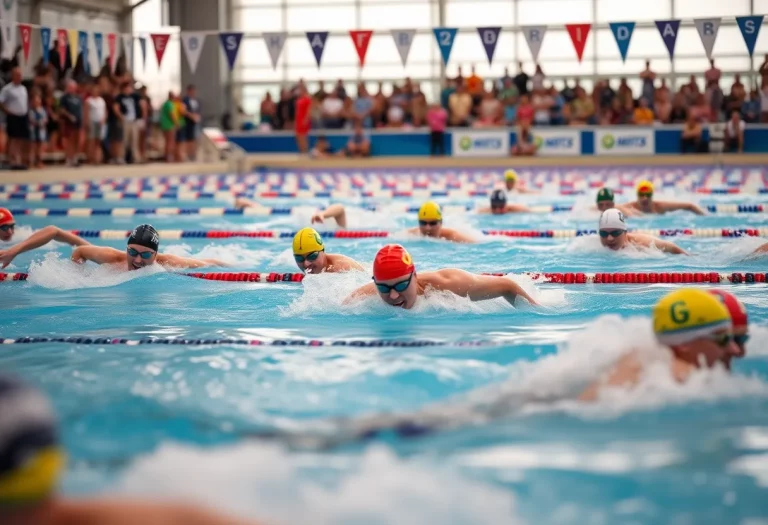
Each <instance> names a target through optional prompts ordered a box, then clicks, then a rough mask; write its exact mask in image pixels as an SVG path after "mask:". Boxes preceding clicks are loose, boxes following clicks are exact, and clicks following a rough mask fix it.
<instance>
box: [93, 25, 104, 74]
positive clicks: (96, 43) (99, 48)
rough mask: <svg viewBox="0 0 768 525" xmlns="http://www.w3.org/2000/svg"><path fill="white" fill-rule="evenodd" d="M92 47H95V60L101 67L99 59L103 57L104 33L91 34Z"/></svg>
mask: <svg viewBox="0 0 768 525" xmlns="http://www.w3.org/2000/svg"><path fill="white" fill-rule="evenodd" d="M93 47H94V48H95V49H96V62H97V63H98V64H99V69H101V65H102V64H101V61H102V59H103V58H104V35H103V34H102V33H94V34H93Z"/></svg>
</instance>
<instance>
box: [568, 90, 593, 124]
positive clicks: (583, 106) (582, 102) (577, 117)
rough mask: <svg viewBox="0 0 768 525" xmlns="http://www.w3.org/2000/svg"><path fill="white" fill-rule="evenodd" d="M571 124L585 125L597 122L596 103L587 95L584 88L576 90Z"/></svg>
mask: <svg viewBox="0 0 768 525" xmlns="http://www.w3.org/2000/svg"><path fill="white" fill-rule="evenodd" d="M571 106H572V110H571V111H572V115H573V116H572V119H571V124H575V125H585V124H594V123H595V103H594V102H593V101H592V98H591V97H588V96H587V92H586V91H584V88H581V87H580V88H579V89H578V90H577V91H576V100H574V101H573V104H571Z"/></svg>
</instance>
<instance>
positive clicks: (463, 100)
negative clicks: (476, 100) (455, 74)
mask: <svg viewBox="0 0 768 525" xmlns="http://www.w3.org/2000/svg"><path fill="white" fill-rule="evenodd" d="M448 107H449V109H450V123H451V126H460V127H468V126H469V116H470V113H471V111H472V97H471V96H470V95H469V93H467V88H466V87H464V84H463V83H462V84H458V85H457V86H456V92H455V93H453V94H452V95H451V97H450V99H449V100H448Z"/></svg>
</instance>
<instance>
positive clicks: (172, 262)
mask: <svg viewBox="0 0 768 525" xmlns="http://www.w3.org/2000/svg"><path fill="white" fill-rule="evenodd" d="M157 262H158V264H161V265H163V266H170V267H172V268H206V267H208V266H223V267H229V265H228V264H227V263H225V262H222V261H219V260H218V259H193V258H192V257H179V256H178V255H168V254H161V255H158V256H157Z"/></svg>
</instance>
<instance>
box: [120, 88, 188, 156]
mask: <svg viewBox="0 0 768 525" xmlns="http://www.w3.org/2000/svg"><path fill="white" fill-rule="evenodd" d="M117 103H118V104H119V106H120V114H121V115H122V117H123V118H122V124H123V147H122V150H121V152H122V155H121V157H120V158H122V159H123V160H125V155H126V154H127V153H128V152H129V151H130V153H131V160H132V162H134V163H139V162H141V157H140V155H139V135H140V134H141V128H140V125H141V113H140V109H139V103H138V100H137V97H136V96H135V95H134V93H133V85H131V83H130V82H125V83H124V84H123V85H122V87H121V89H120V95H118V97H117ZM177 120H178V119H177Z"/></svg>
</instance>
